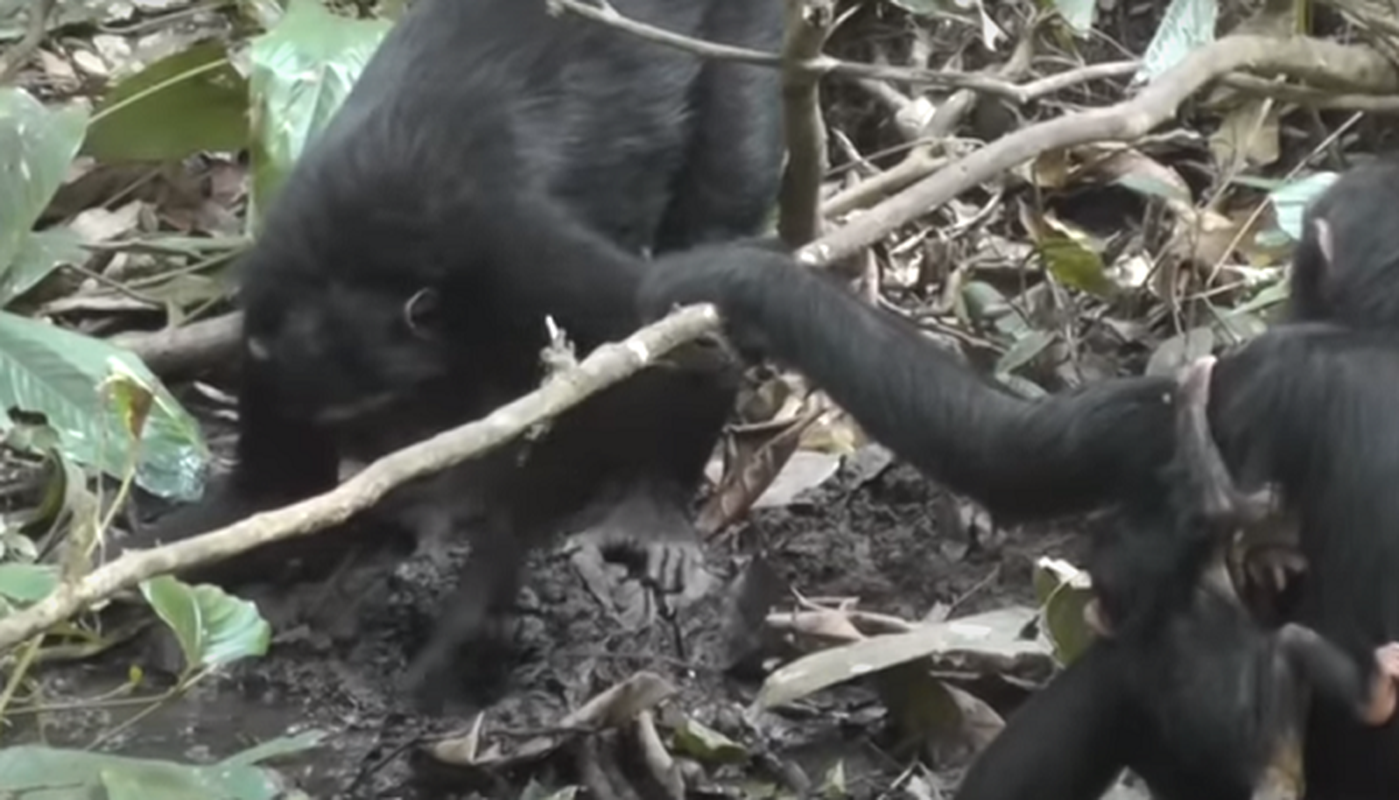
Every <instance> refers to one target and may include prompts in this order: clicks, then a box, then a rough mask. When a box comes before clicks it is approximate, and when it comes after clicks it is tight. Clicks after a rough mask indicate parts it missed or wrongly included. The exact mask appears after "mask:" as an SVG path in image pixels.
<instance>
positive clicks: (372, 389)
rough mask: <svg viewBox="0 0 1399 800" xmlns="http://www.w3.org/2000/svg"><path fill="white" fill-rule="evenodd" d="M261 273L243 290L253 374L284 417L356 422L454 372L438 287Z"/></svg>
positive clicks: (245, 339) (247, 355)
mask: <svg viewBox="0 0 1399 800" xmlns="http://www.w3.org/2000/svg"><path fill="white" fill-rule="evenodd" d="M253 275H254V279H252V280H249V281H247V282H246V283H245V286H244V287H243V292H242V295H243V306H244V309H245V318H244V323H243V332H244V335H243V343H244V347H245V352H244V357H245V366H244V369H251V370H256V371H257V372H258V373H259V374H260V376H262V377H263V378H265V381H266V383H265V384H264V385H265V386H268V387H270V388H271V389H272V391H273V392H274V393H275V395H276V396H277V397H278V400H279V402H280V403H281V404H282V406H281V411H282V413H284V414H288V415H292V416H295V417H300V418H309V419H312V420H314V421H316V422H320V423H325V424H339V423H344V422H351V421H354V420H356V419H359V418H362V417H363V416H364V415H366V414H368V413H371V412H374V411H377V410H380V409H383V408H386V407H388V406H390V405H392V404H393V403H394V402H395V401H398V400H401V399H405V398H407V397H409V396H411V395H413V394H414V393H415V392H417V391H418V390H419V389H420V388H421V387H422V386H423V385H424V384H426V383H428V382H431V381H433V380H434V379H437V378H441V377H443V376H445V375H447V374H448V373H449V371H450V364H449V361H448V349H447V347H446V343H445V341H444V336H443V330H442V325H441V314H440V310H441V308H440V296H439V294H438V291H437V290H436V289H435V288H432V287H421V286H419V287H411V286H387V285H363V284H353V283H350V282H347V281H344V280H339V279H335V278H331V279H307V278H306V277H305V276H301V275H294V274H288V273H287V272H282V273H280V274H279V275H278V278H279V279H280V280H279V282H278V284H277V285H268V284H267V282H266V281H260V280H257V279H256V277H257V276H256V274H255V273H253Z"/></svg>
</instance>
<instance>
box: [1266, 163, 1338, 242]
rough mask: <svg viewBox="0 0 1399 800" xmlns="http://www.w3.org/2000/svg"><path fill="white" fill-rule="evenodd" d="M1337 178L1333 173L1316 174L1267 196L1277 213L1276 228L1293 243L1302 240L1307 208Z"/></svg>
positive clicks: (1286, 185) (1284, 186)
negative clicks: (1303, 219) (1303, 222)
mask: <svg viewBox="0 0 1399 800" xmlns="http://www.w3.org/2000/svg"><path fill="white" fill-rule="evenodd" d="M1337 177H1338V175H1337V174H1336V173H1334V172H1318V173H1316V174H1314V175H1310V176H1308V177H1306V178H1303V179H1302V180H1300V181H1293V182H1291V183H1287V184H1284V185H1283V186H1281V187H1279V188H1277V189H1275V190H1273V191H1272V192H1270V193H1269V194H1268V199H1269V200H1270V201H1272V203H1273V208H1274V210H1275V211H1276V212H1277V218H1278V227H1279V228H1281V229H1282V232H1283V233H1286V234H1287V235H1288V236H1290V237H1292V240H1293V241H1295V242H1299V241H1301V240H1302V234H1303V230H1302V216H1303V215H1304V213H1305V212H1306V210H1307V206H1309V205H1311V203H1312V201H1313V200H1315V199H1316V198H1317V197H1318V196H1319V195H1320V194H1321V193H1322V192H1324V191H1326V190H1327V189H1329V188H1331V184H1333V183H1335V182H1336V178H1337Z"/></svg>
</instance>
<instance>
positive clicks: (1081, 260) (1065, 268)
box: [1035, 233, 1114, 296]
mask: <svg viewBox="0 0 1399 800" xmlns="http://www.w3.org/2000/svg"><path fill="white" fill-rule="evenodd" d="M1035 247H1036V249H1037V250H1038V251H1039V254H1040V258H1042V259H1044V265H1045V268H1046V269H1048V270H1049V272H1050V274H1052V275H1053V276H1054V277H1055V278H1057V279H1058V280H1059V282H1060V283H1062V284H1064V285H1065V286H1072V287H1073V288H1075V289H1078V290H1080V291H1084V292H1089V293H1090V294H1095V295H1099V296H1105V295H1109V294H1111V293H1112V292H1113V289H1114V286H1113V283H1112V281H1111V280H1109V279H1108V277H1107V266H1106V265H1105V264H1104V263H1103V257H1102V256H1101V255H1099V254H1098V253H1096V252H1094V251H1093V250H1092V249H1090V248H1089V247H1087V246H1085V245H1084V244H1083V243H1082V242H1080V241H1078V240H1076V239H1074V238H1072V237H1070V236H1066V235H1064V234H1061V233H1053V234H1049V235H1047V236H1045V237H1044V238H1042V239H1040V241H1039V242H1037V243H1036V245H1035Z"/></svg>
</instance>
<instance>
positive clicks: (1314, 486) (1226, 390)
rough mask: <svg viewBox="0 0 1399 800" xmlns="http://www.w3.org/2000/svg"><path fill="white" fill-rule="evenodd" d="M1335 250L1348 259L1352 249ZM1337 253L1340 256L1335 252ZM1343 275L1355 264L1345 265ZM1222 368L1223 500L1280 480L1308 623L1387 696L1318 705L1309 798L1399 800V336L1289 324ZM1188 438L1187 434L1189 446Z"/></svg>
mask: <svg viewBox="0 0 1399 800" xmlns="http://www.w3.org/2000/svg"><path fill="white" fill-rule="evenodd" d="M1320 244H1321V245H1322V247H1323V248H1325V249H1326V250H1327V251H1329V252H1330V253H1331V254H1332V255H1334V254H1336V253H1339V252H1344V250H1343V249H1341V248H1343V247H1344V246H1345V245H1343V244H1342V243H1341V241H1340V240H1337V241H1332V242H1328V241H1327V237H1326V236H1323V237H1321V242H1320ZM1332 248H1336V249H1334V250H1333V249H1332ZM1332 266H1333V268H1334V269H1335V270H1336V275H1337V277H1339V275H1340V272H1341V271H1342V270H1344V269H1346V268H1347V267H1346V265H1345V264H1344V263H1343V262H1342V261H1340V260H1337V261H1335V262H1333V263H1332ZM1196 368H1197V369H1202V370H1205V371H1210V370H1212V372H1213V376H1212V379H1210V380H1209V392H1210V394H1211V395H1212V396H1213V398H1214V400H1213V401H1212V402H1210V403H1209V408H1210V413H1209V430H1197V431H1196V432H1194V433H1192V434H1190V437H1191V438H1194V439H1197V440H1206V439H1209V438H1210V434H1211V432H1212V433H1213V438H1212V441H1211V442H1210V443H1211V446H1213V445H1216V444H1217V446H1218V453H1219V454H1220V456H1219V457H1220V462H1221V463H1222V464H1225V465H1228V466H1229V467H1231V469H1229V470H1228V472H1229V473H1231V474H1237V475H1242V476H1243V478H1242V480H1240V483H1241V484H1243V485H1244V486H1245V487H1246V488H1248V489H1250V490H1251V491H1250V492H1249V493H1245V492H1242V491H1239V490H1237V489H1234V488H1233V486H1232V480H1233V479H1232V478H1231V477H1230V476H1229V475H1223V476H1222V477H1219V478H1217V480H1218V481H1221V482H1223V484H1224V486H1223V488H1222V489H1220V488H1218V487H1216V494H1218V495H1221V496H1225V497H1230V498H1234V502H1235V503H1246V502H1248V498H1250V497H1251V496H1254V495H1256V494H1257V492H1258V491H1260V489H1259V487H1260V486H1263V485H1265V484H1268V483H1275V484H1276V485H1277V486H1278V488H1279V490H1280V492H1281V494H1282V496H1283V497H1284V498H1285V499H1286V502H1287V504H1288V506H1289V507H1290V508H1291V509H1292V510H1294V511H1295V512H1296V513H1297V515H1298V517H1299V521H1300V526H1299V530H1300V545H1301V550H1302V555H1303V556H1304V557H1305V559H1306V562H1307V569H1308V575H1307V578H1306V580H1305V584H1304V590H1303V592H1302V593H1301V602H1300V607H1299V609H1298V613H1297V618H1298V621H1299V622H1301V623H1303V624H1305V625H1307V626H1309V627H1310V628H1312V629H1314V630H1316V631H1318V632H1319V633H1321V634H1323V635H1324V636H1326V638H1327V639H1330V640H1332V641H1334V642H1336V644H1337V645H1338V646H1339V647H1340V648H1341V649H1342V650H1344V651H1345V652H1346V653H1347V654H1348V655H1349V657H1350V659H1351V660H1352V662H1353V663H1354V664H1356V665H1358V666H1359V667H1360V669H1361V670H1362V671H1363V674H1364V677H1365V678H1366V679H1367V680H1369V681H1371V682H1373V683H1374V685H1375V686H1376V687H1377V689H1376V690H1375V696H1374V699H1373V700H1372V701H1371V707H1370V708H1369V709H1368V713H1365V714H1362V715H1360V717H1359V718H1358V719H1357V718H1356V715H1354V714H1352V713H1348V711H1349V709H1346V708H1345V707H1344V706H1342V705H1341V704H1337V703H1334V702H1326V701H1325V698H1323V701H1322V702H1318V703H1316V704H1314V705H1313V706H1312V709H1311V715H1310V721H1309V723H1310V724H1309V725H1308V728H1307V735H1306V738H1305V746H1304V755H1305V758H1304V764H1305V767H1306V775H1307V783H1308V797H1316V798H1332V797H1338V798H1370V797H1376V798H1377V797H1392V796H1394V794H1395V792H1396V791H1399V764H1397V763H1396V762H1395V760H1394V759H1393V755H1394V753H1395V752H1399V723H1396V722H1395V720H1394V710H1395V709H1394V696H1393V694H1394V685H1393V680H1394V678H1395V664H1396V661H1399V659H1397V658H1396V655H1395V653H1396V647H1395V646H1394V645H1392V644H1387V643H1389V642H1393V641H1394V640H1396V639H1399V582H1396V580H1395V576H1396V575H1399V533H1396V531H1399V498H1396V497H1395V493H1394V490H1393V487H1394V485H1395V483H1396V481H1399V433H1395V432H1394V428H1393V425H1392V418H1393V409H1394V391H1395V388H1396V387H1399V334H1397V333H1396V332H1395V331H1393V330H1355V329H1352V328H1345V327H1340V326H1337V325H1329V324H1322V323H1311V324H1305V325H1290V326H1282V327H1280V328H1278V329H1277V330H1274V331H1270V332H1269V333H1268V334H1266V335H1264V336H1262V337H1260V338H1258V339H1255V340H1254V341H1252V342H1250V343H1248V345H1246V346H1245V347H1243V348H1241V349H1240V350H1238V351H1237V352H1234V353H1231V354H1229V355H1228V356H1225V357H1222V358H1220V359H1219V361H1218V362H1217V363H1213V362H1212V361H1210V360H1206V361H1204V362H1202V366H1198V367H1196ZM1182 438H1183V439H1184V438H1185V436H1184V435H1183V436H1182Z"/></svg>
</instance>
